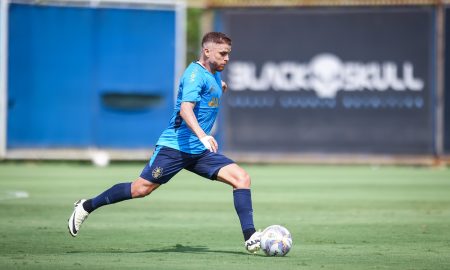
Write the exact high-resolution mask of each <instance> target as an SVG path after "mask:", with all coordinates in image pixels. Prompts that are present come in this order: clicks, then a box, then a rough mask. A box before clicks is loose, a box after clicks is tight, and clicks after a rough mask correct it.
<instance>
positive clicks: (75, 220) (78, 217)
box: [68, 199, 89, 237]
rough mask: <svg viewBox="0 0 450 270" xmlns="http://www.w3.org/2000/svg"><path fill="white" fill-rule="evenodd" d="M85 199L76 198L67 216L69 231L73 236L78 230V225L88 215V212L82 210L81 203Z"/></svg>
mask: <svg viewBox="0 0 450 270" xmlns="http://www.w3.org/2000/svg"><path fill="white" fill-rule="evenodd" d="M85 201H86V200H84V199H83V200H78V201H76V202H75V203H74V205H75V207H74V209H73V213H72V215H71V216H70V218H69V220H68V221H69V224H68V227H69V233H70V235H72V236H73V237H75V236H77V234H78V231H79V230H80V226H81V224H83V222H84V221H85V220H86V219H87V217H88V216H89V213H88V212H87V211H86V210H84V208H83V203H84V202H85Z"/></svg>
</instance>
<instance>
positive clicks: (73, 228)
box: [68, 147, 184, 236]
mask: <svg viewBox="0 0 450 270" xmlns="http://www.w3.org/2000/svg"><path fill="white" fill-rule="evenodd" d="M183 166H184V163H183V159H181V158H180V157H179V156H178V153H177V152H176V150H174V149H170V148H167V149H166V148H164V147H157V148H156V149H155V152H154V153H153V156H152V158H151V159H150V162H148V163H147V165H146V166H145V168H144V169H143V171H142V173H141V176H140V177H139V178H138V179H136V180H135V181H134V182H132V183H131V182H128V183H120V184H116V185H114V186H112V187H111V188H109V189H107V190H105V191H104V192H102V193H101V194H99V195H97V196H96V197H94V198H92V199H88V200H84V199H83V200H79V201H77V202H76V203H75V209H74V211H73V213H72V215H71V216H70V218H69V220H68V227H69V232H70V234H71V235H72V236H76V235H77V234H78V231H79V229H80V226H81V224H82V223H83V222H84V221H85V220H86V219H87V217H88V215H89V214H90V213H92V212H93V211H94V210H96V209H98V208H100V207H102V206H105V205H108V204H114V203H117V202H121V201H125V200H129V199H134V198H141V197H145V196H147V195H149V194H151V193H152V192H153V191H154V190H156V189H157V188H158V187H159V186H160V185H161V184H165V183H167V182H168V181H169V180H170V179H171V178H172V177H173V176H174V175H175V174H176V173H178V172H179V171H180V170H181V169H182V168H183ZM163 168H166V169H165V170H164V169H163Z"/></svg>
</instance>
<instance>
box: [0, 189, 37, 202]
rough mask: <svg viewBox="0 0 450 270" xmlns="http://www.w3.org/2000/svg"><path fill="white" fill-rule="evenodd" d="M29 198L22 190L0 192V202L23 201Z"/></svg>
mask: <svg viewBox="0 0 450 270" xmlns="http://www.w3.org/2000/svg"><path fill="white" fill-rule="evenodd" d="M28 197H30V194H28V192H26V191H22V190H7V191H3V192H0V201H5V200H13V199H25V198H28Z"/></svg>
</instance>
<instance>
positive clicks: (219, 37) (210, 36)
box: [202, 32, 231, 47]
mask: <svg viewBox="0 0 450 270" xmlns="http://www.w3.org/2000/svg"><path fill="white" fill-rule="evenodd" d="M208 42H213V43H216V44H228V45H230V46H231V38H229V37H228V36H227V35H225V34H224V33H221V32H209V33H207V34H205V35H204V36H203V39H202V47H203V46H204V45H205V43H208Z"/></svg>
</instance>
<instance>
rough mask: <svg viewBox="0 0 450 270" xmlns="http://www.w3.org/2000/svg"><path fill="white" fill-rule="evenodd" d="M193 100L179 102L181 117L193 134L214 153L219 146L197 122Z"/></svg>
mask: <svg viewBox="0 0 450 270" xmlns="http://www.w3.org/2000/svg"><path fill="white" fill-rule="evenodd" d="M194 107H195V102H189V101H185V102H181V107H180V116H181V118H183V120H184V122H185V123H186V125H187V126H188V127H189V128H190V129H191V130H192V132H194V134H195V135H196V136H197V137H198V138H199V139H200V141H201V142H202V143H203V145H204V146H205V147H206V148H207V149H209V151H211V152H214V153H216V152H217V150H218V148H219V146H218V144H217V141H216V140H215V139H214V137H212V136H209V135H208V134H206V133H205V131H204V130H203V129H202V128H201V127H200V125H199V124H198V120H197V117H195V113H194Z"/></svg>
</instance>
